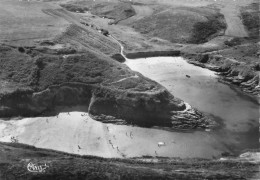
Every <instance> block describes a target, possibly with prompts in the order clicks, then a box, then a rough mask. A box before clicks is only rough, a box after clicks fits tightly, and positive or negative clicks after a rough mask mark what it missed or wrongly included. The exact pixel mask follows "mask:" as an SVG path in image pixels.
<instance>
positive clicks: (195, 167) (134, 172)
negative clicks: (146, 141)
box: [0, 143, 259, 180]
mask: <svg viewBox="0 0 260 180" xmlns="http://www.w3.org/2000/svg"><path fill="white" fill-rule="evenodd" d="M0 150H1V155H0V179H1V180H9V179H21V180H30V179H49V180H52V179H71V180H74V179H75V180H78V179H100V180H103V179H129V180H130V179H147V180H148V179H149V180H150V179H151V180H152V179H154V180H157V179H194V180H199V179H208V180H209V179H225V180H239V179H249V178H251V177H253V176H254V174H255V173H257V172H258V171H259V169H258V165H256V164H251V163H248V162H240V161H222V162H221V161H218V160H206V159H205V160H204V159H179V158H175V159H170V158H158V159H157V160H158V161H159V162H145V161H144V160H142V158H141V159H138V158H136V159H115V158H112V159H105V158H101V157H94V156H80V155H72V154H68V153H63V152H59V151H54V150H46V149H40V148H35V147H33V146H29V145H23V144H18V143H0ZM145 159H146V160H153V159H150V158H145ZM29 162H32V163H34V164H36V165H37V164H45V163H46V165H48V166H49V167H48V168H47V169H46V171H45V172H42V173H32V172H29V171H28V170H27V164H28V163H29Z"/></svg>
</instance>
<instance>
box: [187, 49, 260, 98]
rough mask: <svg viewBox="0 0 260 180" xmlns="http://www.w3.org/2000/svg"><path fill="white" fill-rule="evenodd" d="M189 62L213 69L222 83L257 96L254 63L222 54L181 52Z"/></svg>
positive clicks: (257, 78)
mask: <svg viewBox="0 0 260 180" xmlns="http://www.w3.org/2000/svg"><path fill="white" fill-rule="evenodd" d="M183 57H185V58H187V59H188V62H189V63H190V64H193V65H195V66H199V67H202V68H207V69H209V70H212V71H215V72H217V73H218V75H219V76H220V78H219V80H220V81H221V82H223V83H226V84H230V85H234V86H236V87H239V88H240V89H241V90H242V91H243V92H244V93H246V94H248V95H253V96H259V93H260V86H259V72H257V71H259V69H258V66H259V65H256V66H255V67H252V66H250V65H247V64H244V63H239V62H234V61H232V60H230V59H228V58H225V57H223V56H219V55H214V54H209V53H205V54H196V55H194V54H183Z"/></svg>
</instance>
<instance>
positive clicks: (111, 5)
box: [62, 0, 135, 23]
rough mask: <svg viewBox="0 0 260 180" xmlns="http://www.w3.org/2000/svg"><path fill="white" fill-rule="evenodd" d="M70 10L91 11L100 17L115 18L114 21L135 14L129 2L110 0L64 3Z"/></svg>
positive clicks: (116, 21)
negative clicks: (112, 0) (111, 0)
mask: <svg viewBox="0 0 260 180" xmlns="http://www.w3.org/2000/svg"><path fill="white" fill-rule="evenodd" d="M62 6H63V7H65V8H66V9H67V10H70V11H73V12H75V11H79V12H84V11H88V10H89V11H90V12H91V13H92V14H95V15H97V16H99V17H106V18H109V19H114V23H118V22H119V21H121V20H124V19H127V18H129V17H131V16H133V15H135V10H134V9H133V7H132V6H131V5H130V4H129V3H124V2H108V1H104V0H102V1H92V0H85V1H76V2H72V3H69V4H66V5H62Z"/></svg>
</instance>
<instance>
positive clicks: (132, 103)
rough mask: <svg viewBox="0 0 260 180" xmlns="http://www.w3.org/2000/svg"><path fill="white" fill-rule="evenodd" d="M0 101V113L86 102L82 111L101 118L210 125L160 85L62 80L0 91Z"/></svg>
mask: <svg viewBox="0 0 260 180" xmlns="http://www.w3.org/2000/svg"><path fill="white" fill-rule="evenodd" d="M0 102H1V103H0V117H10V116H38V115H42V114H44V113H47V112H51V111H52V110H53V109H54V108H55V107H57V106H73V105H88V109H86V111H88V112H89V114H90V115H91V116H92V117H93V118H94V119H96V120H99V121H102V122H120V123H122V122H124V123H128V124H136V125H139V126H154V125H156V126H166V127H174V128H182V129H183V128H198V127H200V128H206V127H209V126H212V125H214V123H213V122H211V121H210V120H209V119H208V118H206V117H205V116H204V115H203V114H201V113H199V112H198V111H197V110H194V109H192V108H191V107H190V106H188V105H187V104H186V103H184V102H183V101H181V100H179V99H177V98H175V97H173V96H172V95H171V94H170V93H169V92H168V91H167V90H166V89H164V88H161V89H160V90H158V91H154V92H138V91H124V90H115V89H111V88H108V87H100V86H97V85H91V84H83V83H63V84H61V85H54V86H50V87H49V88H47V89H46V90H43V91H41V92H33V91H31V90H17V91H15V92H12V93H9V94H5V95H2V96H1V99H0Z"/></svg>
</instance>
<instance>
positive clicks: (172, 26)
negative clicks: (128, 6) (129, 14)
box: [133, 7, 225, 43]
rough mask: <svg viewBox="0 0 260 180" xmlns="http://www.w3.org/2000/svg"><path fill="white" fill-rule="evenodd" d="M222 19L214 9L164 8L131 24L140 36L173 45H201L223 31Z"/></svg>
mask: <svg viewBox="0 0 260 180" xmlns="http://www.w3.org/2000/svg"><path fill="white" fill-rule="evenodd" d="M222 19H223V18H222V17H221V15H220V14H218V12H217V11H215V10H214V9H207V8H188V7H178V8H170V9H169V8H164V9H162V10H160V11H159V12H157V13H154V14H153V15H151V16H150V17H146V18H143V19H141V20H138V21H137V22H135V23H133V27H134V28H135V29H136V30H137V31H139V32H141V33H142V34H145V35H147V36H150V37H154V36H155V37H159V38H162V39H165V40H169V41H171V42H173V43H187V42H192V43H201V42H205V41H206V40H207V39H208V38H209V37H211V36H212V35H214V34H216V33H218V32H219V31H221V30H223V29H225V24H224V23H223V20H222Z"/></svg>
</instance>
